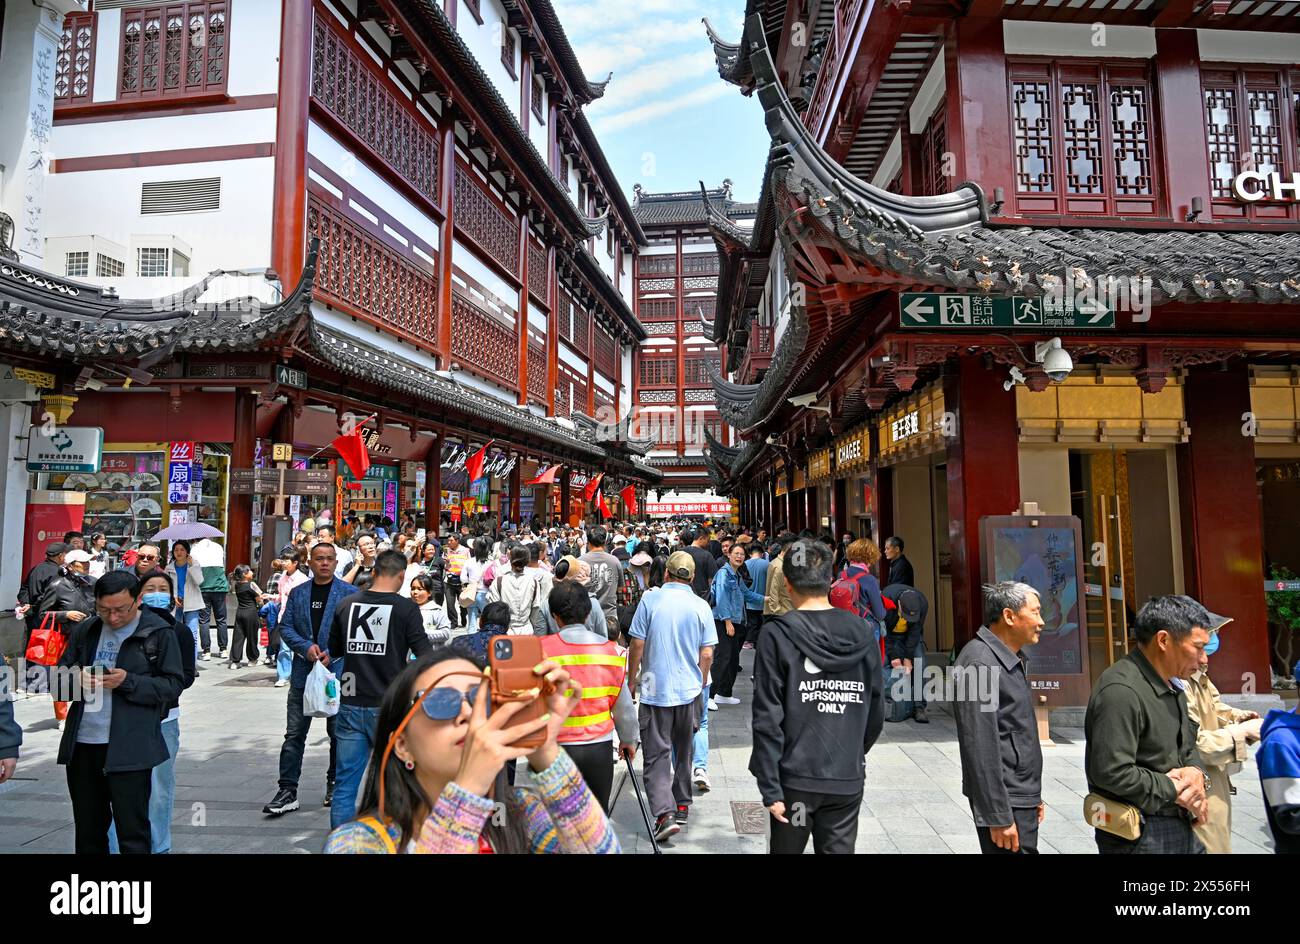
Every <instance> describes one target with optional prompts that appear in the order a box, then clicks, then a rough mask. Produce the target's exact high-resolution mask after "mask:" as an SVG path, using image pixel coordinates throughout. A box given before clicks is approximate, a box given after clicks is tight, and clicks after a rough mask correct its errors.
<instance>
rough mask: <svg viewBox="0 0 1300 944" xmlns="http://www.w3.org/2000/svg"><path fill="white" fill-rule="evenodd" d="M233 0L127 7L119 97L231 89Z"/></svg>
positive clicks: (139, 97) (158, 96)
mask: <svg viewBox="0 0 1300 944" xmlns="http://www.w3.org/2000/svg"><path fill="white" fill-rule="evenodd" d="M227 9H228V3H227V0H207V2H193V3H170V4H166V5H163V6H154V7H134V8H128V9H125V10H123V11H122V53H121V59H120V63H121V65H120V68H119V71H118V76H119V81H118V98H121V99H150V98H179V97H183V96H187V95H200V94H205V93H211V92H224V91H225V90H226V62H227V48H226V11H227Z"/></svg>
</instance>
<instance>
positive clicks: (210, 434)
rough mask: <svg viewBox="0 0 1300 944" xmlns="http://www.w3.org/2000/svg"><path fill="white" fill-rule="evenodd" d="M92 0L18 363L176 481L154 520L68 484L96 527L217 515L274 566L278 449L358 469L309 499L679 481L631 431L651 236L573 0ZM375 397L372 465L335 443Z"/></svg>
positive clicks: (27, 248) (424, 501)
mask: <svg viewBox="0 0 1300 944" xmlns="http://www.w3.org/2000/svg"><path fill="white" fill-rule="evenodd" d="M19 6H20V5H19V4H13V3H11V4H9V5H8V12H7V13H6V16H5V22H6V23H9V22H10V19H11V18H12V17H13V16H16V12H15V8H17V7H19ZM84 6H87V9H84V10H83V9H74V10H73V11H72V12H71V13H69V15H68V16H67V18H66V20H64V21H63V24H62V27H63V28H62V34H61V38H60V40H59V41H58V42H57V43H55V44H53V45H52V46H51V51H52V58H51V69H50V71H49V75H48V77H47V78H48V83H47V84H48V86H49V87H48V90H47V91H48V93H49V97H50V99H51V107H52V114H53V128H52V133H51V140H50V145H49V148H48V150H47V151H45V152H43V153H44V156H45V157H46V158H49V157H52V160H51V161H50V162H49V167H48V170H49V175H48V177H47V178H45V180H44V194H43V226H44V232H43V237H42V239H40V240H38V241H35V242H32V243H31V244H30V245H25V244H24V243H23V241H22V239H21V237H20V238H19V239H18V240H17V241H15V247H16V249H17V250H18V254H19V261H17V262H14V263H12V264H10V265H8V267H7V268H6V269H5V271H4V276H3V278H0V303H3V305H4V306H5V308H4V312H5V314H4V320H3V329H2V330H3V335H0V353H2V354H3V359H4V360H5V362H6V363H11V364H13V365H15V366H18V367H20V368H23V367H28V368H35V367H38V366H39V367H40V369H41V370H42V371H43V372H44V376H48V377H49V378H50V379H49V381H48V382H49V383H50V385H51V386H50V388H49V389H45V390H43V391H40V393H43V394H44V396H45V400H46V402H47V403H53V402H55V401H56V400H57V404H58V405H59V407H60V411H61V418H60V422H61V423H67V424H70V425H72V426H98V427H102V428H103V429H104V436H105V447H104V453H105V461H106V463H107V465H106V467H105V469H103V470H101V472H100V473H99V475H100V476H101V477H102V476H104V475H111V474H113V473H121V474H122V475H123V477H125V478H126V479H127V480H131V479H133V478H134V479H138V480H139V481H143V482H145V483H146V484H148V489H147V490H146V489H142V488H136V489H135V490H136V491H141V492H146V491H147V494H141V495H137V496H134V497H133V498H132V499H131V500H129V501H128V502H127V505H128V510H127V512H125V513H124V512H123V511H122V510H121V508H120V507H119V506H120V505H121V498H122V496H118V495H112V494H108V493H109V492H110V491H111V489H106V488H105V487H104V483H103V482H101V481H99V480H98V479H97V480H96V481H95V482H94V483H89V482H86V481H84V480H82V481H81V484H80V485H76V484H74V485H72V486H68V489H69V490H73V489H83V490H88V491H89V494H88V496H87V503H88V505H89V504H92V503H93V505H94V506H95V511H94V513H93V515H92V514H91V513H90V512H89V511H88V513H87V514H88V520H87V528H88V529H89V528H93V527H96V526H100V527H102V528H103V529H111V530H112V536H113V539H114V540H116V541H123V540H126V541H129V540H134V539H138V538H139V537H141V536H142V535H144V534H146V533H151V532H152V531H153V530H155V529H156V526H157V525H158V524H159V522H162V523H166V521H167V520H168V519H169V518H170V517H171V513H172V512H173V511H176V510H186V511H188V512H189V513H190V514H191V516H192V517H198V518H199V519H200V520H204V521H208V522H210V523H213V524H215V525H217V526H219V527H220V528H221V530H223V531H225V532H226V533H227V534H228V535H230V536H231V541H232V545H231V548H230V554H229V556H230V560H231V563H232V564H233V563H237V562H239V561H240V560H247V559H251V556H252V554H253V553H254V551H255V547H256V542H255V541H253V536H255V532H256V529H257V524H258V522H259V521H260V516H261V512H262V511H263V510H264V506H263V504H262V502H261V500H260V499H259V498H257V497H255V496H250V495H243V494H238V493H237V492H236V490H235V489H234V488H233V487H232V485H233V483H232V481H231V476H230V475H229V473H230V470H232V469H240V468H251V467H253V466H254V465H257V464H260V463H263V462H266V463H269V462H270V456H269V453H270V449H269V447H270V445H271V444H272V443H287V444H291V445H292V447H293V449H292V451H293V459H294V461H295V463H297V464H301V465H307V466H311V467H316V466H321V465H322V464H323V465H324V466H325V467H328V468H329V469H330V470H331V471H332V472H334V473H337V488H336V489H331V492H330V494H329V495H328V496H310V497H308V496H304V497H303V498H302V500H301V502H297V501H296V502H295V503H294V508H295V509H296V510H298V512H299V515H300V517H307V516H309V515H310V514H311V513H312V512H313V511H315V512H318V511H319V510H321V509H322V508H326V507H329V508H332V509H333V510H334V511H336V512H338V511H342V510H346V509H347V508H352V509H354V510H357V511H361V512H364V513H375V514H381V515H382V514H390V515H391V514H393V513H394V512H398V513H400V511H403V510H408V509H409V510H412V511H415V512H418V513H427V514H428V515H429V516H430V518H431V519H432V518H433V517H434V516H435V515H437V514H438V511H439V509H441V510H443V511H444V512H448V513H450V510H451V509H452V508H454V509H455V510H456V511H457V512H458V513H459V512H461V511H464V512H465V513H466V514H469V513H470V512H471V511H473V512H486V513H487V515H488V516H489V518H490V519H491V520H498V519H499V518H504V517H507V516H508V517H511V518H515V519H518V518H522V519H524V520H527V519H528V518H530V517H532V516H533V515H537V516H538V517H540V518H542V519H543V520H550V519H551V518H552V517H560V518H562V519H566V520H567V519H570V518H572V517H574V516H575V515H580V514H582V513H583V512H584V511H589V510H590V508H591V507H592V506H591V505H589V504H587V503H583V502H574V501H573V500H572V495H571V492H570V486H571V484H572V482H573V481H577V482H582V481H585V479H586V477H587V476H590V475H592V474H594V473H595V472H596V471H597V470H599V471H604V472H605V473H606V478H605V480H604V494H605V498H606V503H607V504H608V505H609V506H610V507H611V508H612V509H614V510H615V511H618V510H619V502H618V493H619V491H620V490H621V488H623V487H624V486H626V485H635V486H637V487H638V489H644V486H645V485H647V484H651V483H655V482H657V481H658V480H659V479H660V473H659V472H657V471H656V470H654V469H652V468H651V467H650V466H649V465H647V464H646V463H645V462H644V461H643V460H642V458H641V454H642V453H643V452H644V450H645V449H646V448H647V447H648V444H646V443H640V442H638V441H637V440H636V439H634V438H631V437H629V435H628V432H629V430H628V428H627V424H626V422H625V421H626V417H627V412H628V409H629V407H630V404H631V386H632V382H631V362H632V349H633V347H634V346H635V345H636V344H637V343H638V342H639V341H640V340H642V339H644V338H645V336H646V335H645V332H644V330H643V329H642V327H641V325H640V323H639V322H638V321H637V319H636V318H635V317H634V316H633V313H632V308H633V303H634V292H633V288H632V279H633V273H634V269H635V259H636V255H637V253H638V251H639V249H640V247H641V246H642V245H643V244H644V242H645V235H644V233H643V231H642V230H641V228H640V225H639V223H638V222H637V219H636V217H635V215H634V214H633V212H632V208H631V207H630V206H629V204H628V202H627V199H626V198H625V197H624V195H623V192H622V190H621V188H620V186H619V183H618V181H617V180H616V179H615V177H614V175H613V172H612V171H611V169H610V167H609V165H608V163H607V161H606V159H605V157H604V154H603V153H602V151H601V148H600V145H599V142H598V141H597V140H596V138H595V135H594V134H593V132H592V130H591V127H590V126H589V124H588V123H587V120H586V118H585V116H584V115H583V111H582V109H583V106H585V105H586V104H588V103H590V102H591V101H593V100H594V99H596V98H598V97H599V96H600V95H601V94H603V92H604V88H605V83H604V82H593V81H590V80H589V79H588V78H587V77H586V76H585V75H584V74H583V71H582V69H581V67H580V65H579V64H578V61H577V58H576V56H575V55H574V52H573V49H572V48H571V46H570V45H569V41H568V39H567V37H566V35H565V33H564V29H563V27H562V25H561V24H560V21H559V18H558V17H557V15H556V13H555V10H554V8H553V7H552V5H551V4H550V2H549V0H527V2H524V0H519V2H516V0H449V2H447V3H446V4H442V3H428V2H407V0H391V2H389V0H379V2H376V0H319V2H301V3H300V2H284V3H264V2H252V0H195V2H187V3H184V4H170V5H162V4H151V3H140V2H116V0H113V2H96V3H90V4H88V5H84ZM11 35H12V34H11V33H10V32H8V31H6V34H5V38H6V42H7V41H8V40H9V39H10V37H11ZM55 35H58V34H57V32H56V33H55ZM29 65H30V63H29ZM6 112H7V110H6ZM311 247H315V248H311ZM214 270H222V271H223V272H225V273H226V274H225V275H224V276H221V277H220V278H216V279H203V280H199V278H198V276H199V274H202V273H208V272H213V271H214ZM196 283H197V284H196ZM169 293H171V294H169ZM128 299H141V301H128ZM28 376H34V375H31V374H29V375H28ZM347 414H351V415H352V418H353V419H355V420H366V418H368V417H372V418H371V419H369V420H368V422H367V424H366V427H365V428H366V430H367V436H368V440H369V447H370V454H371V461H372V463H373V464H372V468H371V470H370V472H369V473H368V474H367V477H366V478H365V479H364V480H362V481H360V482H356V481H351V477H350V475H349V474H348V472H347V470H346V469H345V468H343V467H341V466H339V465H338V464H337V462H335V461H334V457H335V453H334V452H333V451H332V449H330V448H329V443H330V441H331V440H332V439H333V438H334V437H336V436H337V435H338V433H339V431H340V426H341V425H342V424H343V423H345V422H346V420H347V419H348V416H347ZM38 415H39V411H38ZM632 432H635V431H632ZM489 441H490V442H491V443H492V444H493V445H492V447H491V450H490V454H489V464H488V469H489V470H490V471H489V474H488V475H486V476H485V477H484V480H482V481H479V482H473V483H471V482H468V481H465V480H464V479H465V475H464V471H463V468H464V459H465V456H466V454H467V453H472V452H473V451H476V450H477V449H478V448H479V447H481V446H482V445H484V444H486V443H488V442H489ZM172 443H179V444H180V445H181V446H185V445H186V444H197V446H196V449H195V453H196V454H195V456H194V459H193V464H194V470H195V471H193V473H192V474H193V475H194V476H195V477H196V479H195V480H192V482H193V484H194V486H195V488H194V491H192V492H191V493H190V497H191V498H192V501H188V502H176V503H173V502H171V501H169V498H170V496H169V494H168V490H167V488H166V482H165V480H167V479H168V476H169V466H170V465H171V464H172V462H171V459H170V457H169V456H168V455H167V452H168V449H169V448H170V444H172ZM263 447H266V448H265V449H264V448H263ZM182 451H184V450H182ZM264 452H265V453H266V454H267V455H265V456H264V455H263V453H264ZM557 465H558V466H563V470H562V472H560V473H559V474H557V476H556V477H555V482H554V485H547V486H539V487H537V488H533V487H530V486H527V485H526V484H525V483H527V482H528V481H529V480H531V479H532V478H533V477H534V476H535V475H536V474H537V473H538V472H539V471H541V470H543V469H546V468H549V467H553V466H557ZM119 467H120V468H119ZM199 478H201V481H197V479H199ZM158 480H162V481H158ZM115 481H117V480H116V479H115ZM63 483H64V479H63V478H62V477H60V478H59V480H58V481H35V482H33V483H31V484H32V487H33V488H37V489H42V490H47V489H52V490H57V489H62V488H64V487H65V485H64V484H63ZM101 491H102V492H103V494H98V493H99V492H101ZM470 502H472V504H470ZM101 505H102V506H103V508H100V506H101ZM8 577H9V575H8V573H6V581H7V580H8Z"/></svg>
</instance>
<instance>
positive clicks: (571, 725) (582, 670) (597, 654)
mask: <svg viewBox="0 0 1300 944" xmlns="http://www.w3.org/2000/svg"><path fill="white" fill-rule="evenodd" d="M542 652H543V654H544V655H545V656H546V658H547V659H549V660H550V661H552V662H554V663H555V664H556V665H559V666H563V667H564V668H566V669H567V670H568V672H569V674H570V676H572V678H573V681H574V684H575V685H579V686H581V688H582V691H581V700H580V701H579V703H578V704H577V705H575V706H574V710H573V714H571V715H570V716H569V717H568V718H566V719H565V721H564V726H563V728H562V729H561V731H560V734H559V741H560V743H562V744H564V743H570V744H581V743H585V742H589V741H598V740H600V739H601V738H604V737H607V736H608V735H609V734H610V732H611V731H612V730H613V728H614V715H613V709H614V703H615V702H616V701H617V700H618V696H619V693H620V692H621V691H622V690H623V677H624V674H625V672H626V669H627V659H626V658H625V657H624V656H620V655H619V654H618V651H617V650H616V649H615V648H614V644H613V643H612V642H601V643H586V644H579V643H570V642H566V641H565V640H564V638H563V637H562V636H560V635H559V634H554V635H550V636H543V637H542Z"/></svg>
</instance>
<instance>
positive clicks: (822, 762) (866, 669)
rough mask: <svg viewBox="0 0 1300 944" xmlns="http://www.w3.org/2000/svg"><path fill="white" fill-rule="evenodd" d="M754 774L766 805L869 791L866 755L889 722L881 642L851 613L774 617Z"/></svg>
mask: <svg viewBox="0 0 1300 944" xmlns="http://www.w3.org/2000/svg"><path fill="white" fill-rule="evenodd" d="M754 681H755V685H754V749H753V753H752V754H751V755H750V758H749V772H750V773H752V774H753V775H754V777H755V778H756V779H757V780H758V789H759V793H760V794H761V795H762V798H763V804H764V805H765V806H771V805H772V804H773V803H775V802H777V801H778V800H784V799H785V790H786V789H795V790H804V791H807V792H810V793H831V794H838V795H841V796H844V795H851V794H854V793H857V792H858V791H860V790H861V789H862V782H863V779H864V778H865V776H866V753H867V751H869V750H870V749H871V745H872V744H874V743H875V742H876V738H878V737H879V736H880V730H881V728H882V727H884V722H885V709H884V698H883V691H882V689H883V684H882V679H881V671H880V646H879V644H878V643H877V642H876V640H875V639H874V638H873V636H872V633H871V632H870V631H869V630H868V628H867V624H866V623H865V622H864V621H863V620H862V619H860V618H859V617H858V616H857V615H856V614H854V613H849V612H848V611H846V610H839V609H828V610H792V611H791V612H789V613H786V614H785V615H784V616H781V617H778V618H777V619H775V620H772V621H770V622H768V623H767V624H766V625H765V626H764V627H763V633H762V635H760V636H759V637H758V651H757V653H756V658H755V661H754Z"/></svg>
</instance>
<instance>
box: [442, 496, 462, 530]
mask: <svg viewBox="0 0 1300 944" xmlns="http://www.w3.org/2000/svg"><path fill="white" fill-rule="evenodd" d="M444 494H445V493H444ZM447 514H448V515H449V516H450V517H451V523H452V524H458V523H459V522H460V505H452V506H451V507H450V508H448V509H447Z"/></svg>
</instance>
